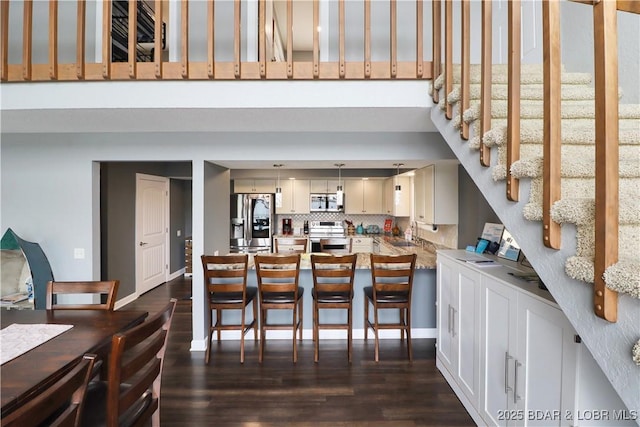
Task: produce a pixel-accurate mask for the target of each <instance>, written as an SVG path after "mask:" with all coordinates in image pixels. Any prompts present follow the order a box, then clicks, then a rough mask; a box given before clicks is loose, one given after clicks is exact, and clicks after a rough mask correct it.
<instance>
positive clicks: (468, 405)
mask: <svg viewBox="0 0 640 427" xmlns="http://www.w3.org/2000/svg"><path fill="white" fill-rule="evenodd" d="M436 368H438V370H439V371H440V373H441V374H442V376H443V377H444V379H445V380H446V381H447V383H449V386H450V387H451V389H452V390H453V392H454V393H455V394H456V396H457V397H458V399H459V400H460V402H461V403H462V406H464V409H466V410H467V412H468V413H469V416H471V418H472V419H473V422H474V423H476V425H478V426H483V425H487V424H486V423H485V421H484V420H483V419H482V417H481V416H480V413H479V412H478V410H477V409H476V408H475V407H474V406H473V404H472V403H471V402H470V401H469V399H467V396H466V395H465V394H464V393H463V392H462V390H461V389H460V387H459V386H458V384H457V383H456V382H455V381H454V380H453V376H452V375H451V374H450V373H449V371H447V368H445V367H444V365H443V364H442V362H440V359H438V358H437V357H436Z"/></svg>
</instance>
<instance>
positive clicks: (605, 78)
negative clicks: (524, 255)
mask: <svg viewBox="0 0 640 427" xmlns="http://www.w3.org/2000/svg"><path fill="white" fill-rule="evenodd" d="M573 1H576V2H579V3H586V4H589V5H591V6H592V7H593V10H594V28H595V30H594V47H595V50H594V63H595V64H596V68H595V70H594V75H595V93H596V96H595V104H596V108H595V110H596V118H595V122H596V137H595V139H596V159H597V160H596V191H595V204H596V205H595V211H596V217H595V230H596V235H595V259H594V267H595V268H594V276H595V283H594V311H595V314H596V315H597V316H599V317H601V318H603V319H605V320H607V321H609V322H615V321H616V320H617V292H615V291H612V290H610V289H609V288H607V287H606V286H605V283H604V279H603V274H604V271H605V269H606V268H607V267H609V266H611V265H612V264H615V263H616V262H617V261H618V228H619V218H618V210H619V200H618V185H619V172H618V161H619V157H618V90H617V88H618V52H617V24H616V12H617V11H625V12H631V13H636V14H638V13H640V2H637V1H620V0H619V1H617V2H613V1H597V0H596V1H593V0H573ZM454 3H459V4H460V10H461V12H460V28H462V37H461V41H460V43H461V46H460V52H461V55H460V65H461V75H460V102H459V105H460V109H461V111H460V116H462V112H463V111H465V110H466V109H467V108H468V105H469V98H468V96H469V92H470V81H469V78H468V76H467V75H466V70H467V69H468V66H469V65H468V55H469V52H468V42H469V39H470V37H471V34H470V29H469V15H468V14H469V11H468V1H467V0H459V1H458V2H452V1H446V2H445V19H444V21H445V29H444V31H443V32H441V33H438V32H437V30H438V29H439V26H438V25H436V24H434V26H433V29H434V36H433V40H434V45H436V44H437V45H440V44H441V43H442V44H443V45H444V46H445V56H444V69H445V70H444V85H443V92H444V96H445V97H446V96H447V94H449V93H450V92H451V91H452V90H453V66H454V58H453V33H452V31H451V28H452V26H453V22H452V16H453V6H454V5H453V4H454ZM440 4H441V0H434V1H433V16H434V19H435V20H439V19H440V17H439V10H440V8H441V5H440ZM542 10H543V18H542V19H543V23H542V24H543V72H544V94H545V96H544V101H543V102H544V148H543V158H544V159H543V235H542V240H543V244H544V245H545V246H547V247H549V248H553V249H560V246H561V228H560V225H559V224H557V223H555V222H554V221H553V220H552V219H551V214H550V212H551V207H552V206H553V204H554V203H555V202H556V201H558V200H559V199H560V195H561V143H562V134H561V104H562V90H561V53H560V4H559V0H548V1H544V2H542ZM520 17H521V13H520V0H510V1H509V3H508V45H509V47H508V72H509V76H508V101H507V103H508V106H507V109H508V113H507V114H508V117H507V123H508V124H507V147H506V150H507V162H506V169H507V170H506V172H507V181H506V197H507V199H508V200H511V201H517V200H518V197H519V194H518V193H519V183H518V180H517V179H516V178H515V177H513V176H511V165H512V164H513V163H515V162H516V161H518V160H519V158H520V153H519V152H520V72H521V64H520V57H521V55H520V34H521V22H520ZM491 34H492V4H491V1H490V0H483V1H482V22H481V37H482V43H481V46H482V54H481V67H482V68H481V70H482V76H481V95H480V127H479V129H480V132H481V136H483V135H485V133H486V132H487V131H489V130H490V129H491V88H492V83H491V82H492V65H493V62H492V57H491V51H492V45H491V39H492V36H491ZM442 39H443V40H442ZM441 40H442V41H441ZM438 59H439V56H436V51H435V50H434V63H433V76H434V78H437V77H438V76H439V75H440V74H441V72H439V66H438V65H437V63H436V62H437V60H438ZM438 62H439V61H438ZM432 97H433V100H434V102H437V100H438V97H439V94H438V93H437V92H436V91H434V93H433V94H432ZM446 104H447V108H446V113H445V114H446V117H447V118H448V119H451V118H452V107H451V105H450V104H449V103H448V102H447V103H446ZM467 132H468V128H467V127H466V123H464V120H463V121H462V123H461V138H462V139H467V138H468V134H467ZM480 163H481V164H482V165H483V166H487V167H488V166H490V163H491V162H490V150H489V147H487V146H485V145H484V144H481V149H480Z"/></svg>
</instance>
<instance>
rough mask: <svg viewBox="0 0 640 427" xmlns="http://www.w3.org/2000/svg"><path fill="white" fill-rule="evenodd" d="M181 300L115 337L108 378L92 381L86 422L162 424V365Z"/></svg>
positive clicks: (86, 405) (87, 403) (85, 416)
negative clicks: (176, 308)
mask: <svg viewBox="0 0 640 427" xmlns="http://www.w3.org/2000/svg"><path fill="white" fill-rule="evenodd" d="M176 303H177V300H176V299H175V298H172V299H171V300H170V301H169V303H168V304H167V305H166V306H165V307H164V308H163V309H162V310H160V311H159V312H157V313H156V314H154V315H153V316H152V317H151V318H149V319H147V320H146V321H145V322H143V323H141V324H139V325H138V326H135V327H133V328H131V329H129V330H127V331H124V332H121V333H118V334H115V335H114V336H113V338H112V340H111V352H110V354H109V361H108V365H109V375H108V379H107V380H106V381H92V382H91V383H90V384H89V389H88V394H87V401H86V404H85V411H84V415H83V417H82V424H81V425H82V426H83V427H84V426H107V427H116V426H120V425H127V426H130V425H144V424H145V423H148V422H149V420H151V424H152V425H153V426H159V425H160V382H161V378H162V365H163V362H164V355H165V350H166V345H167V337H168V334H169V330H170V328H171V319H172V318H173V313H174V311H175V307H176Z"/></svg>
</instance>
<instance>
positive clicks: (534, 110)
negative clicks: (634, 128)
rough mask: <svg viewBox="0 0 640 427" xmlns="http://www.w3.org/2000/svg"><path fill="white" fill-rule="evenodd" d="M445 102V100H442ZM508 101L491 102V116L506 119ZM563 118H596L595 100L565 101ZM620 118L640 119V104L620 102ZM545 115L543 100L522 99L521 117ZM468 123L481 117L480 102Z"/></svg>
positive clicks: (471, 109)
mask: <svg viewBox="0 0 640 427" xmlns="http://www.w3.org/2000/svg"><path fill="white" fill-rule="evenodd" d="M441 101H442V100H441ZM442 104H444V102H442ZM508 111H509V110H508V103H507V101H502V100H497V101H492V102H491V118H492V119H506V118H507V113H508ZM560 114H561V118H562V119H595V104H594V101H592V100H591V101H563V102H562V105H561V112H560ZM618 115H619V117H620V119H623V120H624V119H634V120H637V119H640V105H638V104H620V105H619V106H618ZM543 116H544V103H543V102H542V101H522V102H521V104H520V117H521V118H523V119H540V118H542V117H543ZM462 118H463V120H464V121H465V122H466V123H471V122H472V121H474V120H478V119H479V118H480V102H479V101H472V102H471V104H470V107H469V108H468V109H467V110H466V111H464V113H463V115H462Z"/></svg>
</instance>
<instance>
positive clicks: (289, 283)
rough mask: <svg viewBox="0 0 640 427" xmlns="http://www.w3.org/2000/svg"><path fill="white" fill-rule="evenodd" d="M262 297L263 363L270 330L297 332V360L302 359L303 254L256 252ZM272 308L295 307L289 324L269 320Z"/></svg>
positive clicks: (294, 349) (261, 344)
mask: <svg viewBox="0 0 640 427" xmlns="http://www.w3.org/2000/svg"><path fill="white" fill-rule="evenodd" d="M254 262H255V266H256V276H257V279H258V295H259V298H260V353H259V356H258V361H259V362H260V363H262V359H263V356H264V346H265V341H266V337H267V330H288V329H291V330H292V331H293V362H294V363H296V362H297V361H298V347H297V342H296V332H298V333H299V338H300V340H302V318H303V317H302V296H303V293H304V288H302V287H300V286H298V279H299V275H300V254H294V255H256V256H255V257H254ZM269 310H291V312H292V317H291V322H289V323H283V322H280V323H276V322H273V323H269V322H268V321H267V314H268V312H269Z"/></svg>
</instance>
